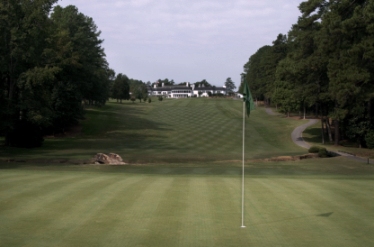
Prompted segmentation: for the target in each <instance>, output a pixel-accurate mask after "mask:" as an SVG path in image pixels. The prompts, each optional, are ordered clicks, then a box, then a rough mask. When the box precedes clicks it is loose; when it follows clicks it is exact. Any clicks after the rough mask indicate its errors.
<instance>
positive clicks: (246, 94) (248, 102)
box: [243, 82, 255, 117]
mask: <svg viewBox="0 0 374 247" xmlns="http://www.w3.org/2000/svg"><path fill="white" fill-rule="evenodd" d="M243 101H244V102H245V107H246V109H247V117H249V114H250V113H251V111H252V110H254V109H255V104H254V102H253V98H252V94H251V92H250V91H249V86H248V83H246V82H244V88H243Z"/></svg>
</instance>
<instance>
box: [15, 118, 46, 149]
mask: <svg viewBox="0 0 374 247" xmlns="http://www.w3.org/2000/svg"><path fill="white" fill-rule="evenodd" d="M43 141H44V139H43V133H42V131H41V129H40V127H38V126H37V125H36V124H33V123H30V122H27V121H25V120H20V121H17V122H16V124H15V125H14V128H13V129H12V130H11V131H10V133H9V146H12V147H22V148H34V147H40V146H41V145H42V143H43Z"/></svg>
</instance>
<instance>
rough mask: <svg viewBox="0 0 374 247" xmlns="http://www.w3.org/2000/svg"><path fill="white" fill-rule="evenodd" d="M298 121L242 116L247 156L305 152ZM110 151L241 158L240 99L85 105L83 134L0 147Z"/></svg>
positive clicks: (12, 151)
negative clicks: (295, 136) (295, 133)
mask: <svg viewBox="0 0 374 247" xmlns="http://www.w3.org/2000/svg"><path fill="white" fill-rule="evenodd" d="M299 124H300V123H299V122H295V121H290V120H289V119H285V118H277V119H274V116H268V114H266V113H265V112H264V110H263V109H262V108H259V109H257V110H255V111H253V112H252V113H251V116H250V118H247V120H246V140H247V141H246V147H247V148H246V157H247V159H258V158H267V157H272V156H279V155H297V154H301V153H303V152H305V151H304V150H303V149H302V148H299V147H297V146H296V145H294V144H293V143H292V141H291V138H290V133H291V132H292V130H293V128H294V127H296V126H297V125H299ZM98 152H104V153H109V152H115V153H118V154H120V155H121V156H122V157H123V158H124V160H125V161H126V162H130V163H157V162H158V163H164V162H166V163H185V162H211V161H219V160H240V159H241V152H242V102H241V101H237V100H231V99H179V100H175V99H172V100H165V101H162V102H159V101H155V102H152V103H151V104H148V103H138V102H137V103H135V104H133V103H131V102H124V103H123V104H119V103H116V102H109V103H108V104H107V105H106V106H105V107H102V108H94V109H88V110H87V113H86V120H85V121H83V122H82V133H81V134H80V135H78V136H76V137H74V138H72V137H71V138H54V139H53V138H52V139H46V141H45V144H44V146H43V147H42V148H38V149H32V150H28V149H17V148H5V147H2V148H1V150H0V155H1V156H2V157H9V158H17V159H47V160H48V159H62V158H66V159H82V160H84V159H89V158H91V157H93V156H94V154H96V153H98Z"/></svg>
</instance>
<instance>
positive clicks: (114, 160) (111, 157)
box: [94, 153, 126, 165]
mask: <svg viewBox="0 0 374 247" xmlns="http://www.w3.org/2000/svg"><path fill="white" fill-rule="evenodd" d="M94 162H95V164H96V163H99V164H107V165H124V164H126V163H125V162H123V160H122V158H121V156H119V155H118V154H115V153H110V154H108V155H106V154H103V153H97V154H96V155H95V158H94Z"/></svg>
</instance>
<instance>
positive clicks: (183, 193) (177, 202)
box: [140, 177, 190, 246]
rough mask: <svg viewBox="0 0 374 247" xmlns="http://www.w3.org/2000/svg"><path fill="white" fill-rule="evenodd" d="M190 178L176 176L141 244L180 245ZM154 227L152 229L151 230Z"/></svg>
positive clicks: (158, 206)
mask: <svg viewBox="0 0 374 247" xmlns="http://www.w3.org/2000/svg"><path fill="white" fill-rule="evenodd" d="M188 189H189V178H187V177H179V178H174V179H173V180H172V182H171V184H170V186H169V187H168V188H167V189H166V191H165V193H164V196H163V197H162V198H161V201H160V202H159V203H158V205H157V209H156V211H155V212H154V215H153V217H152V219H151V221H150V222H149V224H148V227H149V229H150V231H147V232H146V233H145V234H144V236H143V238H142V241H141V242H140V246H149V243H158V246H178V245H179V244H180V243H179V239H180V235H182V234H184V232H183V228H182V224H183V223H182V222H183V220H185V218H184V217H183V216H182V215H183V212H185V211H186V208H187V205H188V204H187V196H188V194H189V193H190V191H189V190H188ZM151 229H152V230H151Z"/></svg>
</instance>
